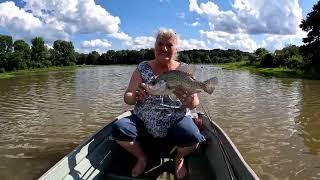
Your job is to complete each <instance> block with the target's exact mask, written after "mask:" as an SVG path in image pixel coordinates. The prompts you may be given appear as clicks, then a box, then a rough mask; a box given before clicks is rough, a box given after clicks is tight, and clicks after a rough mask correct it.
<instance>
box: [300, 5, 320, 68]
mask: <svg viewBox="0 0 320 180" xmlns="http://www.w3.org/2000/svg"><path fill="white" fill-rule="evenodd" d="M300 27H301V29H302V30H304V31H306V32H308V35H307V37H306V38H303V42H304V43H305V45H303V46H301V52H302V55H303V57H304V63H305V66H306V68H307V69H309V70H312V69H313V70H316V71H320V1H318V2H317V3H316V4H315V5H314V6H313V8H312V11H311V12H310V13H308V15H307V17H306V19H303V20H302V22H301V24H300Z"/></svg>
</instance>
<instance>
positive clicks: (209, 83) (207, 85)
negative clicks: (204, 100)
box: [202, 77, 218, 94]
mask: <svg viewBox="0 0 320 180" xmlns="http://www.w3.org/2000/svg"><path fill="white" fill-rule="evenodd" d="M217 84H218V78H216V77H213V78H210V79H208V80H206V81H204V82H203V86H202V87H203V90H204V91H205V92H207V93H208V94H212V93H213V91H214V88H215V85H217Z"/></svg>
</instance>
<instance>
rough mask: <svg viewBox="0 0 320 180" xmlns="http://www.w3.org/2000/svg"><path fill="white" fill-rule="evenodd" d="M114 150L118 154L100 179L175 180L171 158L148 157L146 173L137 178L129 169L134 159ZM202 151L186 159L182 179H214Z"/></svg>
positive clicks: (119, 149) (199, 150)
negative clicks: (185, 171) (185, 174)
mask: <svg viewBox="0 0 320 180" xmlns="http://www.w3.org/2000/svg"><path fill="white" fill-rule="evenodd" d="M202 146H205V145H202ZM116 149H117V152H118V153H117V155H116V156H114V157H113V158H112V161H111V162H110V164H111V166H110V167H108V168H107V169H106V171H105V172H106V173H105V174H103V175H102V176H101V179H103V178H105V179H159V180H160V179H175V176H174V165H173V160H172V158H161V159H159V158H150V157H149V159H148V163H147V167H146V172H145V173H144V174H143V175H141V176H139V177H137V178H133V177H131V169H132V168H133V166H134V165H135V162H136V160H135V158H134V157H133V156H132V155H130V154H129V153H128V152H126V151H125V150H124V149H122V148H121V147H117V148H116ZM202 149H203V147H199V148H198V150H197V151H195V152H194V153H192V154H191V155H189V156H188V157H187V158H186V165H187V170H188V174H187V176H186V177H185V178H184V179H197V180H205V179H214V178H213V177H214V176H213V175H212V174H211V173H212V171H211V170H210V169H209V167H210V166H209V164H208V160H207V157H206V156H204V153H203V152H202ZM124 162H125V164H124ZM99 179H100V178H99Z"/></svg>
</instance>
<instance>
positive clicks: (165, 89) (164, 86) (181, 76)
mask: <svg viewBox="0 0 320 180" xmlns="http://www.w3.org/2000/svg"><path fill="white" fill-rule="evenodd" d="M217 83H218V79H217V78H216V77H213V78H210V79H208V80H206V81H203V82H202V81H198V80H196V79H195V78H193V77H192V76H191V75H190V74H189V73H186V72H183V71H179V70H173V71H168V72H166V73H163V74H161V75H159V76H158V77H157V78H156V79H155V80H154V81H153V82H151V83H150V84H147V87H148V88H149V93H150V94H152V95H170V94H173V90H174V89H175V88H177V87H179V86H181V87H183V88H185V89H187V90H189V91H191V92H194V93H196V92H200V91H201V90H203V91H205V92H207V93H208V94H212V93H213V91H214V88H215V85H216V84H217Z"/></svg>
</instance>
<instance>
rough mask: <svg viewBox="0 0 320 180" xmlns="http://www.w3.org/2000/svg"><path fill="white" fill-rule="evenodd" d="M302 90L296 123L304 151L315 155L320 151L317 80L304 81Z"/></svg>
mask: <svg viewBox="0 0 320 180" xmlns="http://www.w3.org/2000/svg"><path fill="white" fill-rule="evenodd" d="M302 91H303V102H302V111H301V115H300V116H299V117H298V119H297V124H298V125H299V127H300V131H299V135H300V136H301V137H302V138H303V141H304V144H305V145H306V147H307V149H306V152H307V153H310V154H314V155H317V154H319V152H320V131H319V128H320V111H319V110H320V98H319V96H320V94H319V91H320V84H319V81H315V80H306V81H304V82H303V88H302ZM319 171H320V170H319Z"/></svg>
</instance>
